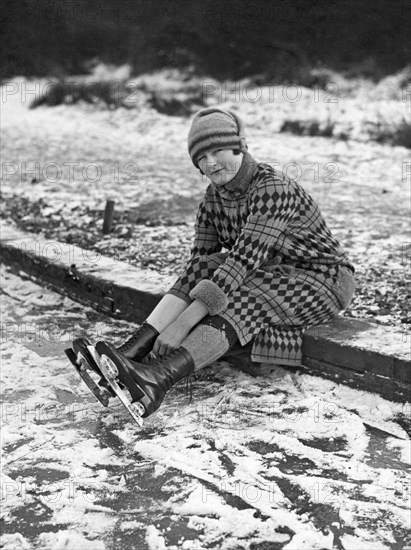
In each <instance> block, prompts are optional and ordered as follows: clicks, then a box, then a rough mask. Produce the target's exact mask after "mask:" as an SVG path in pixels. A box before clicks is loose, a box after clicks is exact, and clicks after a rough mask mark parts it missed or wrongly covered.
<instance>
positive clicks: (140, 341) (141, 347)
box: [116, 322, 160, 361]
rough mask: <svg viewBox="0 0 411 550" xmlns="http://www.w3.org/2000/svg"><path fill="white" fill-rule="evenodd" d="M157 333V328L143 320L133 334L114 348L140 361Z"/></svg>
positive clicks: (151, 346)
mask: <svg viewBox="0 0 411 550" xmlns="http://www.w3.org/2000/svg"><path fill="white" fill-rule="evenodd" d="M159 334H160V333H159V332H158V330H156V329H155V328H154V327H153V326H151V325H150V324H149V323H146V322H144V323H143V324H142V325H141V326H140V328H139V329H138V330H137V331H136V332H135V333H134V334H132V335H131V336H130V337H129V338H128V339H127V340H126V341H125V342H124V343H123V344H121V346H119V347H118V348H116V349H117V351H119V352H120V353H122V354H123V355H125V356H126V357H127V358H128V359H133V360H134V361H141V360H142V359H144V357H145V356H146V355H147V354H148V353H149V352H150V351H151V350H152V349H153V346H154V342H155V341H156V339H157V336H158V335H159Z"/></svg>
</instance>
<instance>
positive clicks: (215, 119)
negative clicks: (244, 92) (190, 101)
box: [187, 107, 247, 168]
mask: <svg viewBox="0 0 411 550" xmlns="http://www.w3.org/2000/svg"><path fill="white" fill-rule="evenodd" d="M187 141H188V152H189V154H190V157H191V160H192V161H193V164H194V166H195V167H196V168H198V160H197V159H198V158H199V156H200V155H202V154H203V153H204V152H205V151H208V150H209V149H239V150H240V151H242V152H245V151H247V143H246V140H245V135H244V128H243V123H242V121H241V119H240V118H239V117H238V116H237V115H235V114H234V113H233V112H231V111H224V110H222V109H217V108H213V107H210V108H208V109H203V110H202V111H199V112H198V113H197V114H196V115H195V116H194V118H193V122H192V124H191V128H190V131H189V133H188V140H187Z"/></svg>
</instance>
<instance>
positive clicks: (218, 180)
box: [198, 149, 243, 185]
mask: <svg viewBox="0 0 411 550" xmlns="http://www.w3.org/2000/svg"><path fill="white" fill-rule="evenodd" d="M242 159H243V155H242V154H239V155H235V154H234V152H233V151H232V149H210V150H209V151H207V152H205V153H203V154H202V155H201V156H200V157H199V159H198V165H199V167H200V168H201V170H202V172H204V174H205V175H206V176H207V177H208V178H209V179H210V180H211V181H212V182H213V183H214V184H215V185H224V184H225V183H228V182H229V181H231V180H232V179H233V178H234V176H235V175H236V174H237V172H238V171H239V169H240V166H241V161H242Z"/></svg>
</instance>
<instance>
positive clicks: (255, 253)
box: [190, 178, 296, 315]
mask: <svg viewBox="0 0 411 550" xmlns="http://www.w3.org/2000/svg"><path fill="white" fill-rule="evenodd" d="M295 212H296V195H295V192H294V189H293V187H292V186H290V185H289V183H288V179H287V178H284V179H280V178H278V179H277V178H276V179H273V178H267V179H265V180H263V181H261V182H260V183H259V184H257V186H256V187H255V189H254V190H253V193H252V196H251V200H250V207H249V215H248V218H247V221H246V224H245V227H244V229H243V231H242V232H241V234H240V235H239V237H238V239H237V240H236V242H235V243H234V246H233V247H232V248H231V250H230V252H229V254H228V255H227V259H226V261H225V262H224V263H223V264H222V265H220V266H219V267H218V268H217V269H216V270H215V272H214V274H213V276H212V277H211V278H210V280H203V281H200V282H199V283H198V284H197V285H196V287H195V288H194V289H193V290H192V291H191V293H190V297H191V298H192V299H198V300H200V301H201V302H202V303H203V304H204V305H205V306H206V307H207V308H208V311H209V314H210V315H215V314H217V313H219V312H220V311H223V310H224V309H225V308H226V307H227V305H228V297H229V295H230V294H231V293H232V292H234V291H235V290H236V289H237V288H238V287H239V286H240V285H241V284H242V282H243V281H244V279H245V278H246V276H247V275H248V274H250V273H251V272H253V271H254V270H255V269H257V268H258V267H259V266H260V265H261V264H262V263H263V262H264V260H265V259H266V258H267V255H268V252H269V250H270V249H271V248H272V247H276V245H279V244H281V241H282V239H283V238H284V231H285V230H286V228H287V226H288V224H289V223H290V221H291V220H292V219H293V217H294V216H295Z"/></svg>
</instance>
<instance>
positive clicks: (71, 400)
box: [1, 270, 411, 550]
mask: <svg viewBox="0 0 411 550" xmlns="http://www.w3.org/2000/svg"><path fill="white" fill-rule="evenodd" d="M2 283H3V284H2V288H3V294H2V296H1V297H2V319H1V328H2V388H3V392H2V398H3V404H2V409H1V411H2V418H1V426H2V444H3V461H2V462H3V474H2V475H3V479H2V485H1V488H2V491H1V496H2V500H3V502H2V516H3V522H4V523H3V529H2V532H3V536H2V542H1V544H2V545H3V546H2V547H3V548H4V549H9V550H11V549H13V550H15V549H20V548H21V549H30V548H42V549H50V550H62V549H66V550H80V549H82V550H100V549H119V550H125V549H153V550H154V549H157V550H160V549H161V550H162V549H165V548H168V549H177V548H178V549H180V548H182V549H208V548H218V549H230V550H234V549H236V550H240V549H251V550H272V549H275V550H278V549H283V550H291V549H293V550H304V549H306V550H316V549H318V550H320V549H339V550H341V549H342V550H373V549H375V550H377V549H378V550H384V549H396V550H403V549H405V548H406V547H407V545H408V546H410V547H411V539H410V538H408V539H407V538H406V537H407V536H408V537H409V535H407V533H409V528H410V509H409V507H410V491H409V480H410V477H409V471H407V468H408V466H409V461H410V442H409V435H407V432H408V434H409V416H410V406H409V404H399V403H393V402H389V401H386V400H384V399H382V398H381V397H378V396H375V395H373V394H370V393H365V392H360V391H356V390H353V389H349V388H347V387H344V386H340V385H337V384H335V383H333V382H330V381H326V380H322V379H321V378H317V377H312V376H308V375H300V374H299V373H298V372H290V371H288V372H287V371H284V370H282V369H279V368H277V369H273V370H272V372H271V373H270V374H267V375H266V376H264V377H263V376H261V377H258V378H252V377H250V376H248V375H246V374H244V373H240V372H238V371H236V370H235V369H233V368H231V367H230V366H229V365H227V364H223V363H219V364H215V365H214V366H213V367H212V368H208V369H204V371H202V373H201V376H199V377H198V378H197V379H196V380H194V382H193V399H192V402H191V403H189V399H188V398H187V396H186V395H185V387H184V384H181V385H179V386H177V387H176V388H174V389H173V390H172V392H171V393H170V394H169V396H168V397H167V398H166V401H165V403H164V405H163V406H162V408H161V409H160V411H158V412H157V413H156V414H154V415H153V416H152V417H150V418H149V419H147V420H146V421H145V423H144V427H143V428H142V429H139V428H138V427H137V426H136V425H135V424H133V423H132V422H131V421H130V419H129V417H128V416H127V414H126V413H125V412H123V410H122V409H121V408H120V407H119V406H118V405H116V404H115V403H114V404H113V406H112V407H111V408H110V409H104V407H102V406H101V405H100V404H99V403H98V402H96V401H95V400H94V396H92V395H91V394H90V393H89V391H88V389H87V388H86V387H85V386H84V385H83V383H82V382H81V381H80V380H79V379H78V376H77V374H76V373H75V371H74V369H73V368H72V367H71V365H70V364H69V362H68V360H67V359H66V357H65V355H64V354H63V350H64V348H65V347H67V346H68V345H69V343H70V341H71V339H72V338H73V337H74V336H76V335H80V334H82V333H84V332H86V333H87V334H88V335H89V336H90V337H91V339H93V340H95V339H100V338H102V337H106V338H107V339H109V340H111V341H117V340H120V339H121V338H123V337H124V336H125V335H126V334H127V333H128V331H129V330H130V326H127V324H126V323H125V322H122V321H115V320H112V319H107V318H104V317H103V316H101V315H100V314H97V313H96V312H94V311H93V310H90V309H86V308H83V307H82V306H79V305H78V304H76V303H74V302H72V301H70V300H69V299H67V298H63V297H61V296H60V295H58V294H54V293H52V292H50V291H46V290H45V289H43V288H41V287H39V286H37V285H35V284H34V283H32V282H30V281H27V280H25V281H23V280H22V279H20V278H18V277H16V276H15V275H12V274H10V273H9V272H7V271H4V270H3V272H2Z"/></svg>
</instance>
